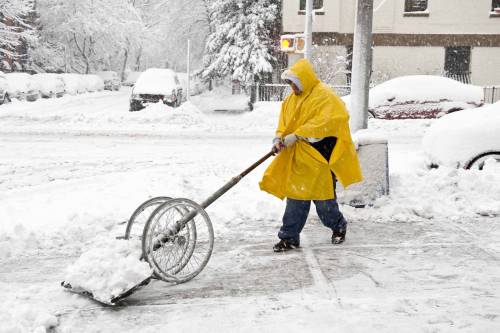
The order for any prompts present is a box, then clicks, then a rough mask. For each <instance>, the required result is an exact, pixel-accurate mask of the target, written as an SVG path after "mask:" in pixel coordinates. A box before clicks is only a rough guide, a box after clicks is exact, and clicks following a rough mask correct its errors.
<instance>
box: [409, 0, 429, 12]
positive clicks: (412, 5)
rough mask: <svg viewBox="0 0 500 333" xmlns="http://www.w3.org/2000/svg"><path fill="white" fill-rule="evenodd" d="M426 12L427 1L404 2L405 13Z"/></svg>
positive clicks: (411, 0)
mask: <svg viewBox="0 0 500 333" xmlns="http://www.w3.org/2000/svg"><path fill="white" fill-rule="evenodd" d="M426 10H427V0H405V13H414V12H424V11H426Z"/></svg>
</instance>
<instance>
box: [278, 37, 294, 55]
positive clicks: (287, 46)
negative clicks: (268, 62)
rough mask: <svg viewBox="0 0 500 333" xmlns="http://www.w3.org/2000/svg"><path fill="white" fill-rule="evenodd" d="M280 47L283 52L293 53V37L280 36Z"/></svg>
mask: <svg viewBox="0 0 500 333" xmlns="http://www.w3.org/2000/svg"><path fill="white" fill-rule="evenodd" d="M280 45H281V51H283V52H295V35H282V36H281V44H280Z"/></svg>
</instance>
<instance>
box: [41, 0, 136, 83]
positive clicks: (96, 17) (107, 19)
mask: <svg viewBox="0 0 500 333" xmlns="http://www.w3.org/2000/svg"><path fill="white" fill-rule="evenodd" d="M38 4H39V6H38V11H39V14H40V20H41V30H40V34H41V36H40V38H41V40H42V41H43V42H44V45H45V46H49V47H48V49H51V50H52V52H53V55H57V56H56V57H55V59H59V62H61V59H62V62H63V63H64V69H65V70H66V71H77V72H82V73H89V72H90V71H91V70H96V69H104V68H113V69H120V68H122V67H123V64H122V60H123V56H124V50H127V49H128V48H129V47H130V45H132V44H136V43H137V42H138V39H139V38H140V36H141V34H142V32H143V31H142V28H143V25H142V21H141V17H140V15H139V13H138V12H137V10H136V8H135V7H134V6H133V4H132V3H131V2H129V1H123V0H65V1H60V0H39V1H38ZM46 50H47V48H46V49H45V51H46ZM39 56H40V59H39V61H40V62H43V61H47V62H53V60H52V59H50V58H49V59H47V58H45V57H47V56H48V57H50V56H51V54H50V52H46V54H39ZM127 57H128V53H127ZM44 58H45V59H44ZM56 65H59V66H60V64H56Z"/></svg>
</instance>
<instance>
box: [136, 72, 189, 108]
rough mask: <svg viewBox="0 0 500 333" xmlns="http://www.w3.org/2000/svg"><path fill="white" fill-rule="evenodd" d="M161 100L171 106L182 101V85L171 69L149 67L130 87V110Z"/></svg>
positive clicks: (175, 105) (177, 104)
mask: <svg viewBox="0 0 500 333" xmlns="http://www.w3.org/2000/svg"><path fill="white" fill-rule="evenodd" d="M159 101H162V102H163V103H164V104H167V105H169V106H172V107H177V106H179V105H181V103H182V87H181V84H180V82H179V78H178V77H177V75H176V74H175V72H174V71H173V70H171V69H160V68H150V69H148V70H146V71H145V72H144V73H142V74H141V75H140V76H139V78H138V79H137V82H136V83H135V85H134V88H133V89H132V95H131V96H130V111H139V110H141V109H143V108H144V107H145V105H146V104H148V103H158V102H159Z"/></svg>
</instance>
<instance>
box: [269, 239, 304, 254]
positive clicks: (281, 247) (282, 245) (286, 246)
mask: <svg viewBox="0 0 500 333" xmlns="http://www.w3.org/2000/svg"><path fill="white" fill-rule="evenodd" d="M298 247H299V243H294V242H290V241H288V240H286V239H282V240H280V241H279V242H278V243H276V244H275V245H274V246H273V250H274V252H285V251H289V250H293V249H296V248H298Z"/></svg>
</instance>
